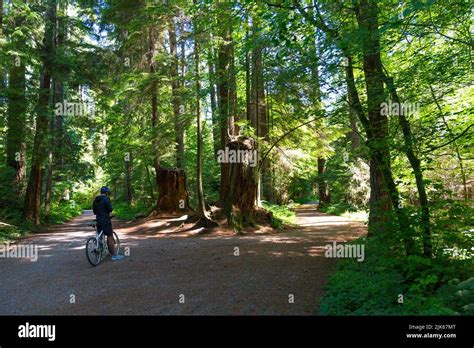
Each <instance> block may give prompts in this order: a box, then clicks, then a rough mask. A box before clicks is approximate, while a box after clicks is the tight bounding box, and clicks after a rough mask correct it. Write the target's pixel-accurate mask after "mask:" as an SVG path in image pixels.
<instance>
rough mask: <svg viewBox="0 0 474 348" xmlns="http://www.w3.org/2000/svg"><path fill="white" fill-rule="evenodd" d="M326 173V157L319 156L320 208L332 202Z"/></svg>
mask: <svg viewBox="0 0 474 348" xmlns="http://www.w3.org/2000/svg"><path fill="white" fill-rule="evenodd" d="M325 175H326V159H325V158H322V157H318V180H317V181H318V192H319V207H318V208H319V209H320V208H322V207H324V206H325V205H327V204H328V203H329V202H330V195H329V190H328V184H327V181H326V178H325Z"/></svg>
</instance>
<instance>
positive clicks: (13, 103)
mask: <svg viewBox="0 0 474 348" xmlns="http://www.w3.org/2000/svg"><path fill="white" fill-rule="evenodd" d="M23 22H24V18H22V17H18V16H17V17H16V18H15V29H18V28H20V26H21V25H22V23H23ZM14 43H15V44H16V45H17V47H18V46H20V47H21V46H23V43H21V42H18V40H16V41H15V42H14ZM16 58H17V59H19V60H17V59H14V61H12V62H10V68H9V74H8V75H9V83H8V123H7V125H8V131H7V164H8V166H9V167H11V168H12V169H13V170H14V171H15V174H14V176H13V178H12V183H13V186H14V188H15V193H16V194H17V195H20V194H22V191H23V181H24V178H25V175H26V161H25V150H26V146H25V143H24V140H25V120H26V106H27V102H26V89H25V73H26V67H25V62H24V59H20V57H16Z"/></svg>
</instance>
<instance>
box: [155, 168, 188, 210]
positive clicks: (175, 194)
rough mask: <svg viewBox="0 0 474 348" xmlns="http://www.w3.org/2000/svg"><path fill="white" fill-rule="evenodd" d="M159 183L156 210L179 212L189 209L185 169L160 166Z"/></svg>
mask: <svg viewBox="0 0 474 348" xmlns="http://www.w3.org/2000/svg"><path fill="white" fill-rule="evenodd" d="M157 185H158V192H159V194H158V204H157V206H156V210H159V211H171V212H177V211H187V210H188V209H189V197H188V191H187V190H186V174H185V172H184V170H182V169H167V168H160V170H159V171H158V175H157Z"/></svg>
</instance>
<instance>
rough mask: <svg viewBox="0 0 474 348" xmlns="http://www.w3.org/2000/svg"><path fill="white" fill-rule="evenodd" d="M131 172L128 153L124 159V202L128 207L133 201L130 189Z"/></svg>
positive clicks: (131, 165)
mask: <svg viewBox="0 0 474 348" xmlns="http://www.w3.org/2000/svg"><path fill="white" fill-rule="evenodd" d="M132 171H133V157H132V154H131V153H128V156H127V158H125V201H126V202H127V203H128V204H129V205H130V204H132V201H133V188H132Z"/></svg>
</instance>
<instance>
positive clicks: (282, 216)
mask: <svg viewBox="0 0 474 348" xmlns="http://www.w3.org/2000/svg"><path fill="white" fill-rule="evenodd" d="M262 205H263V208H265V209H266V210H268V211H271V212H272V214H273V217H272V225H273V227H274V228H277V229H282V228H284V226H285V225H290V226H294V225H295V223H296V214H295V212H294V210H292V209H291V208H292V207H293V206H292V205H277V204H271V203H268V202H262Z"/></svg>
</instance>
